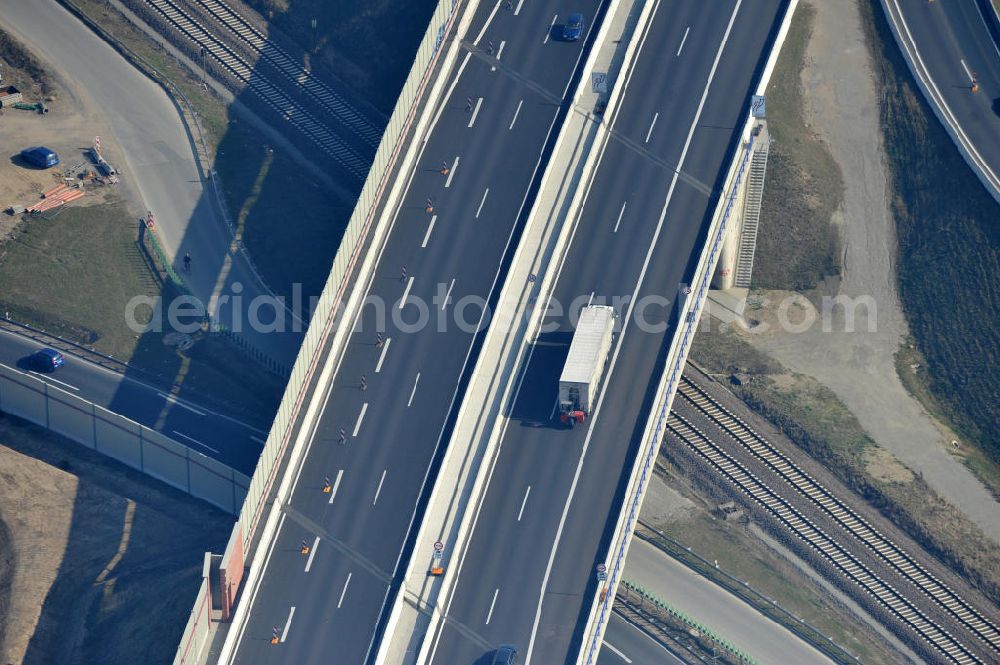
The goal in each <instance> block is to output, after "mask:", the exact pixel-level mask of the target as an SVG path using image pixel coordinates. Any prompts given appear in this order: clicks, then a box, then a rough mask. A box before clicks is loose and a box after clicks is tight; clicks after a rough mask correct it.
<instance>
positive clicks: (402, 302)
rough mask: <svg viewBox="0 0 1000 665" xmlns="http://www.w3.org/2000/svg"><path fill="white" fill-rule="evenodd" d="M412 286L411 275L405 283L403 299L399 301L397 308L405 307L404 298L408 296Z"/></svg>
mask: <svg viewBox="0 0 1000 665" xmlns="http://www.w3.org/2000/svg"><path fill="white" fill-rule="evenodd" d="M412 286H413V275H410V279H408V280H407V282H406V288H405V289H404V290H403V297H402V298H400V299H399V308H400V309H403V306H404V305H406V296H408V295H410V287H412Z"/></svg>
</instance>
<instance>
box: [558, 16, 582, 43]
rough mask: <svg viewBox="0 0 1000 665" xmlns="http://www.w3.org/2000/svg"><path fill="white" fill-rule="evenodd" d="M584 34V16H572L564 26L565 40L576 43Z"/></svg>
mask: <svg viewBox="0 0 1000 665" xmlns="http://www.w3.org/2000/svg"><path fill="white" fill-rule="evenodd" d="M582 34H583V14H570V15H569V18H568V19H566V24H565V25H564V26H563V35H562V36H563V39H565V40H566V41H568V42H575V41H576V40H578V39H579V38H580V35H582Z"/></svg>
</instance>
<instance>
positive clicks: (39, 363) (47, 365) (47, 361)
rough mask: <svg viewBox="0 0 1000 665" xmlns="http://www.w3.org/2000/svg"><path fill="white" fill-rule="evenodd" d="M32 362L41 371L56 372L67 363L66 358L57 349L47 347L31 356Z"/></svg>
mask: <svg viewBox="0 0 1000 665" xmlns="http://www.w3.org/2000/svg"><path fill="white" fill-rule="evenodd" d="M31 364H32V365H34V367H35V369H36V370H38V371H40V372H54V371H56V370H57V369H59V368H60V367H62V366H63V365H65V364H66V359H65V358H63V354H61V353H59V352H58V351H56V350H55V349H48V348H46V349H41V350H39V351H36V352H35V354H34V355H33V356H31Z"/></svg>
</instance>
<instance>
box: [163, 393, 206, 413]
mask: <svg viewBox="0 0 1000 665" xmlns="http://www.w3.org/2000/svg"><path fill="white" fill-rule="evenodd" d="M156 394H157V395H159V396H160V397H162V398H163V399H164V400H166V401H167V402H170V403H171V404H176V405H177V406H179V407H181V408H182V409H187V410H188V411H190V412H191V413H194V414H196V415H199V416H204V415H206V414H205V412H204V411H199V410H198V409H196V408H194V407H193V406H191V405H189V404H188V403H187V402H185V401H184V400H182V399H178V398H176V397H174V396H173V395H169V394H167V393H156Z"/></svg>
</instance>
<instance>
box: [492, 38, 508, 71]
mask: <svg viewBox="0 0 1000 665" xmlns="http://www.w3.org/2000/svg"><path fill="white" fill-rule="evenodd" d="M506 45H507V42H505V41H503V40H502V39H501V40H500V47H499V48H497V62H500V54H501V53H503V47H504V46H506ZM496 70H497V68H496V65H494V66H493V67H490V71H491V72H495V71H496Z"/></svg>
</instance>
